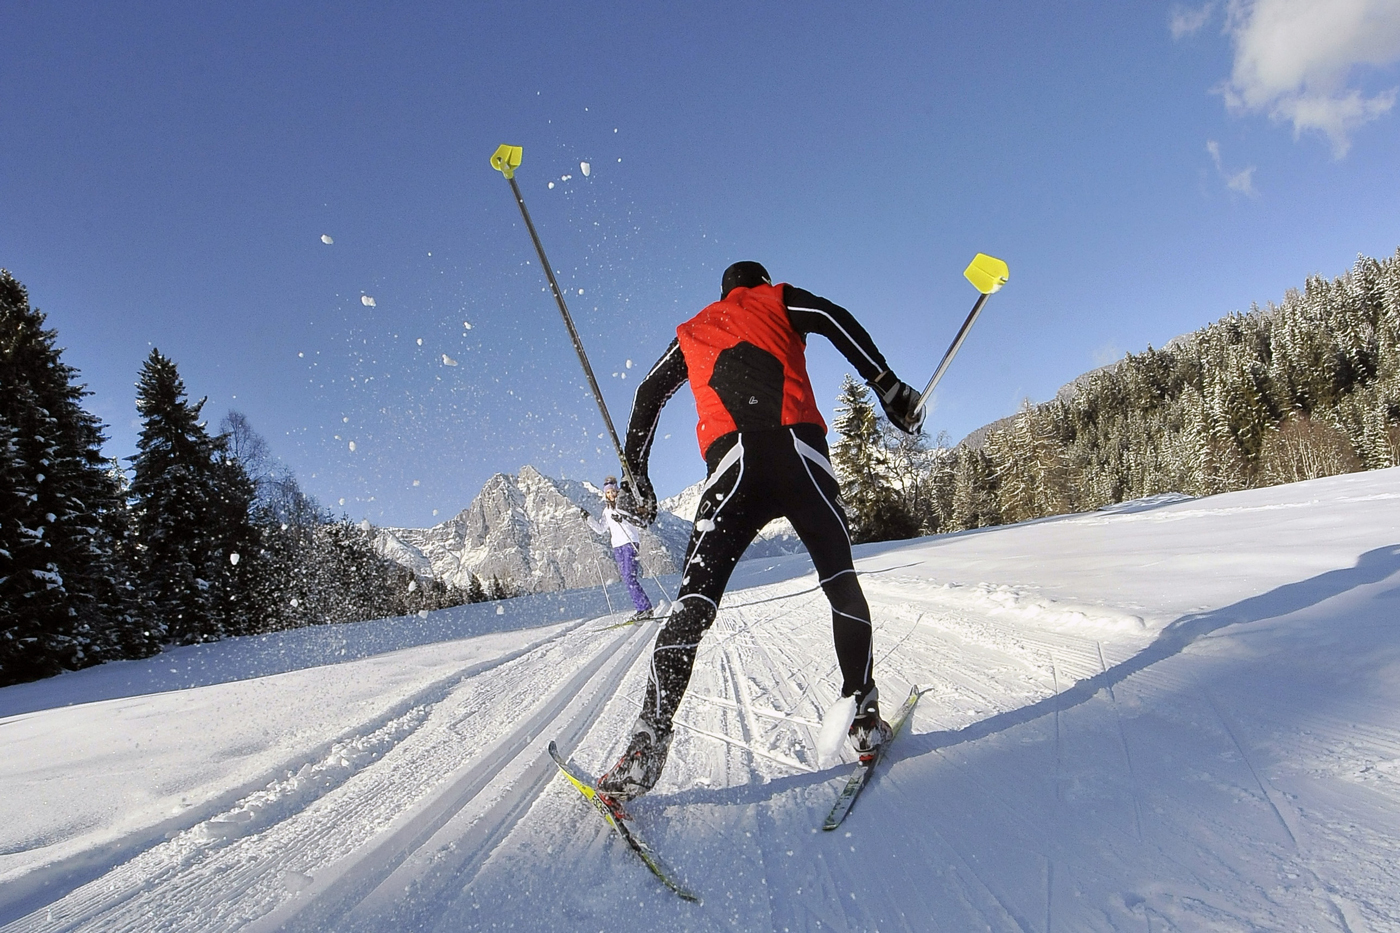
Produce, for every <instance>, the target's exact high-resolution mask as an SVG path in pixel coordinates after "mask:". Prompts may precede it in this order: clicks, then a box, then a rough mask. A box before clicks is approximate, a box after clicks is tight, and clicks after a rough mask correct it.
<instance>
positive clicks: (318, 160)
mask: <svg viewBox="0 0 1400 933" xmlns="http://www.w3.org/2000/svg"><path fill="white" fill-rule="evenodd" d="M288 7H295V9H293V10H292V11H290V12H289V11H288ZM0 32H3V34H4V35H6V37H7V39H6V54H5V55H4V56H3V57H0V113H2V114H3V120H0V265H3V266H4V267H6V268H8V269H10V270H11V272H13V273H14V274H15V275H16V277H18V278H19V279H20V281H21V282H23V283H24V284H25V285H26V286H27V287H28V288H29V291H30V297H31V300H32V302H33V303H34V304H35V305H37V306H38V307H40V308H42V309H43V310H44V311H45V312H46V313H47V314H48V316H49V322H50V324H51V326H54V327H56V328H57V329H58V332H59V339H60V344H61V345H62V346H64V347H66V348H67V350H66V353H65V359H66V360H67V362H69V363H70V364H72V365H74V366H77V367H78V368H79V369H80V370H81V373H82V377H83V379H84V381H85V382H86V383H87V385H88V386H89V388H90V389H91V391H92V392H93V396H92V397H91V398H90V399H89V406H90V408H91V410H93V411H94V412H95V413H96V414H97V415H98V416H99V417H101V418H102V419H103V420H104V421H105V422H106V423H107V424H108V426H109V434H110V436H111V440H110V442H109V445H108V447H109V452H110V453H111V454H113V455H115V456H120V457H127V456H130V455H131V454H132V453H134V452H135V438H136V434H137V431H138V429H139V425H138V423H137V421H136V411H135V406H134V389H133V383H134V382H135V379H136V374H137V371H138V369H139V367H140V365H141V363H142V361H143V360H144V359H145V357H146V355H147V354H148V353H149V352H150V349H151V347H152V346H156V347H159V348H160V350H161V351H162V352H163V353H165V354H166V355H168V356H170V357H172V358H173V359H174V360H175V361H176V362H177V364H178V365H179V367H180V371H181V373H182V375H183V376H184V378H185V381H186V384H187V385H188V387H189V389H190V391H191V393H192V394H193V395H194V396H195V397H196V398H198V397H200V396H208V399H209V401H208V404H207V406H206V408H205V412H206V414H207V415H208V417H209V419H210V421H211V422H212V423H213V424H217V423H218V420H219V419H220V418H221V417H222V416H223V414H224V413H225V412H227V411H228V410H229V409H230V408H236V409H239V410H241V411H243V412H244V413H245V414H246V415H247V416H248V417H249V419H250V420H251V422H252V424H253V425H254V427H255V428H257V429H258V430H259V431H260V432H261V433H263V434H264V435H265V436H266V437H267V438H268V440H269V442H270V443H271V445H272V448H273V451H274V453H275V454H276V455H277V456H278V457H280V458H281V459H282V460H283V461H284V462H285V463H286V464H287V465H288V466H290V467H291V468H292V469H293V470H294V471H295V472H296V473H297V475H298V477H299V478H300V479H301V481H302V483H303V485H304V486H305V487H306V488H307V489H308V490H309V491H311V492H313V493H314V494H315V495H316V496H317V497H318V498H320V499H321V500H322V501H323V502H324V503H325V504H327V505H330V506H332V507H333V508H335V509H336V510H337V511H343V512H344V513H345V514H348V515H349V516H351V517H352V518H355V519H360V518H369V519H370V520H371V521H374V522H376V523H381V524H389V525H427V524H431V523H434V522H436V521H441V520H443V519H445V518H447V517H450V515H452V514H454V513H455V512H456V511H457V510H458V509H460V508H462V507H464V506H465V505H466V504H467V503H468V502H469V501H470V498H471V497H472V496H473V495H474V494H475V493H476V492H477V490H478V489H479V488H480V487H481V484H482V483H483V482H484V481H485V480H486V479H487V478H488V477H489V476H490V475H491V474H493V473H495V472H500V471H505V472H514V471H515V470H517V469H518V468H519V467H520V466H521V465H523V464H526V463H531V464H534V465H535V466H537V467H539V468H540V469H541V470H543V471H544V472H546V473H549V474H552V475H567V476H570V477H575V478H588V479H593V480H595V481H597V480H598V479H600V478H601V476H602V475H603V474H605V473H608V472H615V458H613V457H612V455H611V453H610V451H609V448H608V445H607V444H606V443H605V442H604V441H602V440H600V438H599V435H600V434H601V431H602V426H601V423H600V420H599V418H598V415H597V412H596V409H595V407H594V405H593V403H592V401H591V400H590V398H589V396H588V394H587V388H586V384H585V382H584V380H583V377H582V374H581V372H580V370H579V367H578V364H577V362H576V360H575V359H574V357H573V351H572V348H571V346H570V344H569V341H568V338H567V335H566V333H565V332H564V329H563V326H562V324H561V322H560V321H559V316H558V312H557V311H556V309H555V308H554V305H553V303H552V301H551V300H550V298H549V296H548V295H547V294H546V293H545V292H544V291H542V289H543V287H544V281H543V276H542V274H541V271H540V269H539V267H538V263H537V262H536V261H535V258H534V255H533V251H532V248H531V245H530V241H529V238H528V236H527V234H526V232H525V230H524V228H523V226H522V225H521V223H520V220H519V216H518V213H517V211H516V208H515V205H514V202H513V200H512V198H511V196H510V193H509V188H508V186H507V185H506V183H505V182H504V180H503V179H502V178H501V176H500V175H499V174H498V173H497V172H494V171H492V170H491V168H490V167H489V165H488V161H487V160H488V157H489V156H490V154H491V152H492V151H493V150H494V149H495V148H496V146H497V145H499V144H500V143H505V142H508V143H512V144H515V145H520V146H523V147H524V151H525V158H524V164H523V165H522V166H521V168H520V171H519V175H518V176H517V177H518V180H519V182H520V183H521V186H522V189H523V191H524V194H525V197H526V199H527V202H528V204H529V206H530V210H531V213H532V214H533V217H534V220H535V223H536V225H537V227H538V228H539V230H540V234H541V236H542V237H543V239H544V243H545V246H546V248H547V250H548V251H549V255H550V259H551V260H552V262H553V264H554V266H555V268H556V269H558V270H559V271H560V281H561V284H562V285H563V286H564V287H565V288H566V289H568V290H569V301H570V307H571V310H572V311H573V313H574V316H575V319H576V321H577V323H578V326H579V329H580V331H581V333H582V335H583V339H584V342H585V344H586V346H587V347H588V350H589V352H590V355H591V357H592V358H593V360H594V368H595V369H596V370H597V372H598V375H599V377H600V381H601V382H602V384H603V387H604V391H605V394H606V396H607V400H608V403H609V406H610V408H611V409H612V411H613V415H614V418H615V420H617V421H618V422H619V425H621V424H622V423H625V421H626V418H627V413H628V411H629V409H630V404H631V396H632V391H633V389H634V387H635V385H636V381H637V379H638V378H639V377H640V376H641V375H642V374H643V373H644V372H645V371H646V369H647V368H648V367H649V366H650V364H651V363H652V361H653V360H654V359H655V358H656V357H657V356H658V355H659V354H660V353H661V351H662V350H663V349H664V348H665V346H666V344H667V342H668V341H669V340H670V338H671V336H672V335H673V333H674V328H675V325H676V324H678V323H679V322H680V321H682V320H683V319H685V318H686V317H688V316H690V315H691V314H693V313H694V312H695V311H696V310H698V309H699V308H700V307H702V306H703V305H704V304H706V303H707V302H709V301H711V300H713V299H714V298H715V297H717V292H718V283H719V276H720V272H721V271H722V270H723V269H724V267H725V266H726V265H728V264H729V263H730V262H732V261H735V260H737V259H757V260H759V261H761V262H763V263H765V264H766V265H767V266H768V268H769V270H770V271H771V272H772V273H773V274H774V276H775V277H776V278H777V279H780V280H783V281H789V282H793V283H795V284H798V285H801V286H803V287H805V288H808V289H810V290H812V291H814V292H817V293H818V294H821V295H825V296H826V297H828V298H831V299H832V300H834V301H836V302H838V303H840V304H843V305H845V306H846V307H848V308H850V309H851V310H852V311H853V312H854V313H855V314H856V315H857V317H859V318H860V319H861V320H862V321H863V322H864V323H865V325H866V327H867V329H868V330H869V331H870V332H871V334H872V335H873V336H874V338H875V340H876V341H877V343H879V344H880V346H881V347H882V349H883V350H884V351H885V354H886V355H887V356H888V358H889V359H890V362H891V363H892V365H893V366H894V368H895V370H896V372H898V373H899V374H900V375H901V376H903V377H904V378H905V379H906V380H907V381H909V382H911V383H914V384H916V385H918V386H920V387H922V384H923V383H924V381H925V380H926V379H927V378H928V375H929V374H930V372H931V371H932V369H933V367H934V366H935V365H936V363H937V362H938V359H939V358H940V357H941V355H942V353H943V351H944V349H945V348H946V347H947V344H948V342H949V340H951V338H952V336H953V334H954V332H955V331H956V329H957V326H958V325H959V323H961V321H962V318H963V317H964V315H965V314H966V313H967V311H968V309H969V308H970V307H971V304H972V301H973V299H974V298H975V292H974V291H973V290H972V289H971V287H970V286H969V285H968V284H967V283H966V282H965V281H964V280H963V278H962V275H961V272H962V269H963V267H964V266H965V265H966V264H967V262H968V261H969V260H970V259H971V258H972V256H973V255H974V254H975V253H977V252H979V251H981V252H987V253H991V254H993V255H996V256H999V257H1001V258H1003V259H1005V260H1006V261H1007V262H1008V263H1009V264H1010V267H1011V281H1010V284H1009V285H1008V286H1007V287H1006V288H1005V289H1003V290H1002V291H1001V292H999V293H998V294H997V295H995V296H994V297H993V298H992V300H991V301H990V302H989V303H988V305H987V309H986V312H985V313H984V315H983V317H982V320H981V321H980V322H979V324H978V326H977V329H976V330H975V331H974V332H973V334H972V336H971V337H970V339H969V340H968V342H967V344H966V345H965V346H964V348H963V350H962V353H961V354H960V355H959V357H958V360H957V362H956V363H955V364H954V366H953V368H952V369H951V370H950V372H949V374H948V376H947V377H946V378H945V380H944V382H943V384H942V385H941V387H940V389H939V392H938V393H937V395H936V396H935V403H936V405H935V408H934V410H933V411H932V413H931V414H930V416H929V420H928V427H929V428H930V429H931V431H932V433H937V432H938V431H947V432H948V434H949V435H951V437H952V438H953V439H954V440H956V439H958V438H960V437H961V436H963V435H964V434H966V433H967V432H968V431H971V430H973V429H974V428H976V427H978V426H980V425H982V424H984V423H986V422H988V421H991V420H993V419H995V418H999V417H1002V416H1004V415H1007V414H1009V413H1011V412H1013V411H1014V410H1015V409H1016V407H1017V406H1018V405H1019V403H1020V401H1021V400H1022V399H1024V398H1029V399H1031V400H1032V401H1043V400H1045V399H1046V398H1049V397H1050V396H1052V395H1053V394H1054V392H1055V391H1056V389H1057V388H1058V387H1059V386H1061V385H1062V384H1063V383H1065V382H1067V381H1069V380H1070V379H1072V378H1074V377H1075V376H1076V375H1078V374H1080V373H1082V372H1084V371H1085V370H1088V369H1091V368H1093V367H1095V366H1098V365H1102V364H1104V363H1107V362H1110V361H1111V360H1113V359H1115V358H1117V357H1119V356H1121V355H1122V354H1123V352H1125V351H1139V350H1142V349H1144V348H1145V347H1146V346H1147V345H1149V344H1152V345H1157V346H1160V345H1161V344H1163V343H1165V342H1166V341H1167V340H1169V339H1170V338H1172V337H1173V336H1175V335H1177V334H1180V333H1183V332H1186V331H1189V330H1193V329H1195V328H1197V327H1200V326H1202V325H1203V324H1205V323H1207V322H1209V321H1211V320H1214V319H1216V318H1218V317H1220V316H1222V315H1224V314H1226V313H1228V312H1230V311H1232V310H1247V309H1248V308H1249V307H1250V305H1251V304H1252V303H1255V302H1258V303H1260V304H1263V303H1266V302H1268V301H1277V300H1279V299H1281V298H1282V297H1283V294H1284V292H1285V290H1286V289H1288V288H1291V287H1296V286H1299V285H1301V284H1302V283H1303V281H1304V280H1305V278H1306V277H1307V276H1309V275H1313V274H1321V275H1324V276H1327V277H1332V276H1335V275H1339V274H1341V273H1343V272H1345V271H1346V270H1347V268H1349V266H1350V265H1351V263H1352V262H1353V261H1354V259H1355V257H1356V255H1357V254H1358V253H1365V254H1368V255H1389V254H1391V253H1393V252H1394V251H1395V250H1396V248H1397V247H1400V122H1397V121H1400V115H1397V114H1396V112H1395V110H1396V108H1395V96H1396V91H1395V89H1396V87H1397V86H1400V67H1397V60H1400V11H1397V5H1396V4H1395V3H1394V2H1393V0H1390V2H1381V0H1329V2H1319V0H1252V2H1244V0H1241V2H1235V3H1230V4H1225V3H1214V4H1205V5H1202V4H1194V5H1192V4H1188V5H1173V4H1155V3H1131V4H1128V3H1112V2H1101V3H1067V4H1054V5H1048V4H1047V5H1038V4H980V3H939V4H929V3H899V2H878V3H871V4H863V5H858V6H852V5H851V4H849V3H839V4H838V3H810V4H803V5H800V6H799V5H781V4H741V3H733V4H729V3H696V4H689V5H684V6H676V5H666V6H664V7H663V6H662V5H659V4H643V3H635V4H620V3H619V4H602V3H599V4H577V3H571V4H538V3H535V4H532V3H521V4H485V3H481V4H459V3H452V4H436V5H435V4H427V3H424V4H383V5H366V4H356V3H344V2H341V3H334V4H330V3H326V4H297V5H291V4H273V3H242V4H226V5H219V6H216V5H187V4H145V3H125V4H75V3H64V2H42V3H39V2H26V0H11V2H9V3H7V4H5V6H4V7H3V9H0ZM585 161H586V162H588V163H589V164H590V172H589V174H588V175H587V176H585V175H584V174H583V173H582V171H581V169H580V163H581V162H585ZM565 176H568V177H567V178H565ZM551 182H552V183H553V187H552V188H551V187H549V185H550V183H551ZM323 236H327V237H330V238H331V239H332V240H333V242H332V243H330V244H327V243H324V242H323V241H322V237H323ZM580 290H582V291H580ZM365 297H369V298H372V299H373V302H374V304H373V306H372V307H371V306H369V305H367V304H365V303H364V300H363V299H364V298H365ZM467 324H470V325H471V326H470V328H468V327H467V326H466V325H467ZM419 341H421V343H419ZM628 361H631V368H628ZM809 361H810V363H811V369H812V374H813V380H814V384H815V387H816V390H817V394H818V398H819V399H820V400H821V401H822V403H823V406H824V409H825V410H826V411H827V412H828V413H830V412H831V409H832V401H833V400H834V397H835V395H836V392H837V388H838V386H839V383H840V378H841V375H842V374H843V373H844V372H846V371H847V370H848V369H849V367H848V366H847V365H846V363H845V361H844V360H843V359H841V358H840V357H839V355H838V354H836V352H835V351H834V350H832V349H831V348H830V347H829V346H827V345H825V344H824V343H822V342H820V341H819V340H816V341H814V342H813V345H812V348H811V349H810V350H809ZM614 374H616V375H614ZM662 429H663V430H662V433H663V434H666V435H669V437H666V438H663V439H661V440H660V441H659V442H658V444H657V448H656V450H655V451H654V454H653V469H652V475H653V479H654V480H655V481H656V485H657V487H658V490H659V491H660V492H661V494H663V495H665V494H667V493H672V492H675V491H678V490H679V489H680V488H681V487H682V486H684V485H686V484H688V483H690V482H693V481H695V480H697V479H699V478H701V476H702V475H703V469H704V468H703V463H702V462H701V460H700V457H699V454H698V451H697V449H696V445H695V439H694V408H693V404H692V402H691V400H690V398H689V395H688V394H682V395H678V396H677V397H676V398H675V399H674V400H673V401H672V403H671V405H670V406H669V408H668V410H667V414H666V415H665V417H664V419H663V423H662ZM352 443H353V449H352V446H351V445H352ZM341 500H343V503H342V501H341Z"/></svg>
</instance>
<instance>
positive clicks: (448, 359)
mask: <svg viewBox="0 0 1400 933" xmlns="http://www.w3.org/2000/svg"><path fill="white" fill-rule="evenodd" d="M442 365H444V366H456V365H457V361H456V360H454V359H453V358H452V357H450V356H448V355H447V354H446V353H444V354H443V355H442Z"/></svg>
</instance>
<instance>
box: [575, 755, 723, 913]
mask: <svg viewBox="0 0 1400 933" xmlns="http://www.w3.org/2000/svg"><path fill="white" fill-rule="evenodd" d="M549 756H550V757H551V758H553V759H554V763H555V764H556V765H558V766H559V772H560V773H561V774H562V775H564V777H565V778H566V779H567V780H568V782H569V783H570V784H572V785H573V786H574V788H575V789H577V790H578V792H579V793H580V794H582V795H583V798H584V799H585V800H587V801H588V802H589V804H590V805H592V807H593V809H594V810H596V811H598V815H599V816H601V817H602V818H603V820H604V821H605V822H606V823H607V824H608V825H609V826H611V827H612V828H613V829H614V830H616V831H617V835H618V836H619V838H621V839H622V841H623V842H625V843H627V847H628V848H629V849H631V850H632V851H633V852H635V853H637V857H638V858H640V859H641V860H642V862H643V864H645V865H646V867H647V868H648V869H650V870H651V873H652V874H653V875H655V876H656V877H657V878H659V879H661V883H662V884H664V885H666V887H668V888H670V889H671V890H672V891H675V892H676V894H677V895H678V896H680V897H681V898H682V899H684V900H687V901H694V902H695V903H697V904H698V903H700V895H698V894H696V893H694V892H693V891H691V890H690V889H689V888H687V887H686V886H685V885H683V884H681V883H680V882H679V881H677V880H676V878H675V876H674V874H673V873H672V871H671V870H670V869H669V868H667V867H666V866H665V865H664V864H662V862H661V858H660V856H658V855H657V854H656V853H655V852H654V851H652V848H651V846H649V845H647V844H646V843H645V842H643V841H642V839H641V837H640V836H638V835H637V830H636V828H635V827H633V826H632V825H631V822H632V817H631V816H630V815H629V814H628V813H627V811H626V810H625V809H623V808H622V806H621V805H620V804H618V803H617V802H616V801H614V800H612V799H611V798H609V797H607V796H605V795H603V794H599V793H598V790H597V788H596V787H595V786H594V785H595V784H596V783H597V780H596V779H595V778H593V777H590V776H589V775H587V774H584V773H583V772H582V771H580V770H579V769H578V768H577V767H575V766H574V765H572V764H570V763H569V762H568V761H567V760H566V759H565V758H564V756H563V755H562V754H560V752H559V747H558V746H557V745H555V744H554V743H553V742H550V743H549Z"/></svg>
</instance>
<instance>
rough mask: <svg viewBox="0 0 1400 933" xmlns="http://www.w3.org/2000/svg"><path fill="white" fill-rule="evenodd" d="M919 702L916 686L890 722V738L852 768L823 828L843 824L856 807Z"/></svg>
mask: <svg viewBox="0 0 1400 933" xmlns="http://www.w3.org/2000/svg"><path fill="white" fill-rule="evenodd" d="M918 702H919V688H918V687H917V686H916V687H914V688H913V689H911V690H910V691H909V698H908V699H906V700H905V701H904V705H903V706H901V707H900V708H899V711H898V712H897V713H895V716H894V720H893V721H892V722H891V723H890V737H889V740H888V741H886V742H884V743H882V744H880V745H877V746H875V750H874V751H872V752H870V753H869V755H868V756H862V758H861V760H860V761H858V762H856V766H855V767H854V768H853V769H851V776H850V777H848V778H846V783H845V785H844V786H843V787H842V788H841V793H840V794H839V795H838V796H837V798H836V802H835V803H834V804H832V805H831V812H830V813H828V814H827V815H826V820H825V822H823V823H822V829H825V830H827V831H828V832H829V831H831V830H833V829H835V828H836V827H838V826H840V825H841V821H842V820H844V819H845V818H846V816H847V815H848V814H849V813H850V812H851V810H852V809H854V808H855V805H856V798H857V797H859V796H860V792H861V791H863V790H864V789H865V787H866V785H867V784H869V783H870V780H871V778H872V777H874V775H875V769H876V767H878V766H879V764H880V762H881V761H884V759H885V756H886V755H887V754H889V750H890V743H891V742H893V741H894V740H895V739H896V738H898V737H899V734H900V733H901V732H903V731H904V726H905V724H906V723H908V722H909V717H910V716H911V715H912V714H913V712H914V706H915V704H917V703H918Z"/></svg>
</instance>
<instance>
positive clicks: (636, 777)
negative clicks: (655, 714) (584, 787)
mask: <svg viewBox="0 0 1400 933" xmlns="http://www.w3.org/2000/svg"><path fill="white" fill-rule="evenodd" d="M634 728H635V730H636V731H635V732H633V733H632V741H630V742H628V743H627V751H625V752H623V753H622V757H621V758H619V759H618V760H617V764H615V765H613V766H612V768H610V769H609V770H608V772H607V773H606V774H604V775H603V776H602V777H600V778H599V779H598V792H599V793H600V794H605V795H607V796H608V797H611V798H612V799H614V800H618V801H623V800H631V799H632V798H634V797H640V796H641V795H642V794H645V793H646V792H647V791H649V790H651V789H652V787H654V786H655V785H656V781H657V779H658V778H660V777H661V769H662V768H664V767H665V766H666V753H667V752H668V751H669V750H670V748H671V733H670V732H669V731H668V732H658V730H656V729H655V728H654V727H653V726H651V725H650V724H648V723H646V722H643V721H642V720H640V719H638V720H637V724H636V726H635V727H634Z"/></svg>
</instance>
